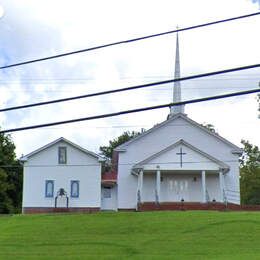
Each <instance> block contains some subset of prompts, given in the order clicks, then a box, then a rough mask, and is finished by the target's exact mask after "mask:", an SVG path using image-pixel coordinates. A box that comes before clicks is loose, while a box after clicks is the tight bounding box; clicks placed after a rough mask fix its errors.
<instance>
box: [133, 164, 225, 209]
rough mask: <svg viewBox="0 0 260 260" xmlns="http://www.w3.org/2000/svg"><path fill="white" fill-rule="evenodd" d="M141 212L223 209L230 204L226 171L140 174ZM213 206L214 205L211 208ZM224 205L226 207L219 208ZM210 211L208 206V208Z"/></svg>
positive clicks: (163, 171)
mask: <svg viewBox="0 0 260 260" xmlns="http://www.w3.org/2000/svg"><path fill="white" fill-rule="evenodd" d="M136 175H137V178H138V187H137V195H136V204H137V209H140V208H143V209H147V210H148V208H151V207H153V208H154V209H155V208H156V207H157V208H158V207H159V208H161V209H163V208H168V209H170V208H172V209H182V208H183V209H184V208H185V205H186V206H188V207H189V208H191V209H192V208H194V209H195V208H203V207H205V206H203V207H202V206H201V205H202V204H207V205H209V204H210V207H222V206H224V205H225V203H226V202H227V200H226V196H225V188H224V186H225V185H224V170H223V169H219V170H218V171H216V170H208V171H205V170H202V171H198V170H195V171H194V170H160V168H159V167H158V168H157V170H146V171H145V170H144V169H139V171H138V173H137V174H136ZM211 204H212V205H211ZM219 204H221V205H222V206H219ZM207 207H208V206H207Z"/></svg>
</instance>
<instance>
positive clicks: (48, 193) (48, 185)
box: [45, 180, 54, 198]
mask: <svg viewBox="0 0 260 260" xmlns="http://www.w3.org/2000/svg"><path fill="white" fill-rule="evenodd" d="M53 194H54V181H53V180H46V181H45V197H46V198H53Z"/></svg>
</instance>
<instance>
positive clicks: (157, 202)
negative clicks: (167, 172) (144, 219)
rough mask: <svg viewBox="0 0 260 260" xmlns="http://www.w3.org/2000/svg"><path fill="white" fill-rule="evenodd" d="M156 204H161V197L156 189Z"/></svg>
mask: <svg viewBox="0 0 260 260" xmlns="http://www.w3.org/2000/svg"><path fill="white" fill-rule="evenodd" d="M155 202H156V204H159V195H158V191H157V189H155Z"/></svg>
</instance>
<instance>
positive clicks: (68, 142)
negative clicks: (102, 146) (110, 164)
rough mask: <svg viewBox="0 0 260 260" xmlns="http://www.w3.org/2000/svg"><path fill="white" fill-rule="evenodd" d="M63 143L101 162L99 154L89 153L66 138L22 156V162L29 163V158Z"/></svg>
mask: <svg viewBox="0 0 260 260" xmlns="http://www.w3.org/2000/svg"><path fill="white" fill-rule="evenodd" d="M61 141H62V142H65V143H67V144H69V145H71V146H73V147H74V148H76V149H78V150H80V151H81V152H83V153H85V154H87V155H90V156H92V157H94V158H96V159H98V160H101V157H100V156H99V155H98V154H96V153H93V152H91V151H88V150H86V149H84V148H82V147H81V146H79V145H77V144H75V143H73V142H71V141H69V140H68V139H66V138H64V137H60V138H58V139H56V140H54V141H53V142H51V143H48V144H46V145H44V146H42V147H40V148H39V149H37V150H35V151H33V152H31V153H29V154H27V155H24V156H22V157H21V158H20V161H27V160H28V158H30V157H32V156H34V155H36V154H38V153H40V152H41V151H43V150H45V149H47V148H49V147H51V146H53V145H55V144H57V143H59V142H61Z"/></svg>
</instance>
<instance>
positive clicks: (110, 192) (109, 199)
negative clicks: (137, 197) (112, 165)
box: [101, 186, 117, 210]
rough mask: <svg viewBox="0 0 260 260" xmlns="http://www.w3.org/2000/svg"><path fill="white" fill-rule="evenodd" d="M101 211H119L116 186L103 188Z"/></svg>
mask: <svg viewBox="0 0 260 260" xmlns="http://www.w3.org/2000/svg"><path fill="white" fill-rule="evenodd" d="M101 209H102V210H117V204H116V186H103V187H101Z"/></svg>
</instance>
